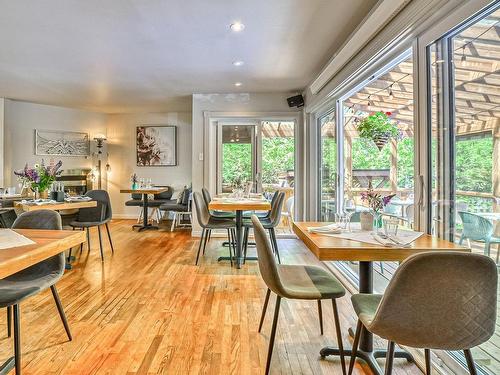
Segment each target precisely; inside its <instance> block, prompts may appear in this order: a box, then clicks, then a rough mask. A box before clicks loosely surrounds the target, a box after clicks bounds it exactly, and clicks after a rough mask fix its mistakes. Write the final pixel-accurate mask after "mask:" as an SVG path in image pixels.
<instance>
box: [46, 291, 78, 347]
mask: <svg viewBox="0 0 500 375" xmlns="http://www.w3.org/2000/svg"><path fill="white" fill-rule="evenodd" d="M50 290H51V291H52V295H53V296H54V301H56V306H57V311H59V316H60V317H61V320H62V322H63V325H64V329H65V330H66V334H67V335H68V339H69V341H72V340H73V336H72V335H71V331H70V329H69V324H68V321H67V319H66V314H65V313H64V308H63V306H62V303H61V300H60V299H59V293H57V289H56V286H55V285H52V286H51V287H50Z"/></svg>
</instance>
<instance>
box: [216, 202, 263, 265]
mask: <svg viewBox="0 0 500 375" xmlns="http://www.w3.org/2000/svg"><path fill="white" fill-rule="evenodd" d="M208 209H209V210H215V211H232V212H235V222H236V251H235V253H236V254H235V257H236V259H235V264H236V268H241V263H242V261H243V257H242V253H243V212H244V211H269V210H270V209H271V203H270V202H269V201H268V200H266V199H264V198H241V199H236V198H216V199H213V200H212V201H211V202H210V203H209V205H208ZM219 259H220V260H222V259H226V257H221V258H219ZM247 259H250V258H247Z"/></svg>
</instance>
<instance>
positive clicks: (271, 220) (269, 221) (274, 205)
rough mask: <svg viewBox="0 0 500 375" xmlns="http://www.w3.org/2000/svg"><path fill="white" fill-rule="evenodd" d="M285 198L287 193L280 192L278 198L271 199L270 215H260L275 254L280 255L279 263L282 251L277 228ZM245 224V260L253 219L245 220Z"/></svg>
mask: <svg viewBox="0 0 500 375" xmlns="http://www.w3.org/2000/svg"><path fill="white" fill-rule="evenodd" d="M284 200H285V193H283V192H279V193H278V194H277V197H276V199H274V200H273V201H271V211H269V215H267V216H264V217H259V216H257V215H256V216H257V217H258V218H259V220H260V222H261V224H262V226H263V227H264V228H265V229H267V230H268V231H269V237H270V238H271V245H272V249H273V252H274V254H276V256H277V257H278V263H281V259H280V252H279V249H278V241H277V240H276V231H275V228H276V227H277V226H278V225H279V223H280V220H281V210H282V209H283V201H284ZM243 226H244V227H245V232H244V234H243V245H244V249H243V261H245V259H246V256H247V248H248V236H249V232H250V229H251V228H252V227H253V224H252V220H243Z"/></svg>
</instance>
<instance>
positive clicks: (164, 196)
mask: <svg viewBox="0 0 500 375" xmlns="http://www.w3.org/2000/svg"><path fill="white" fill-rule="evenodd" d="M158 187H162V188H165V189H168V190H167V191H164V192H162V193H160V194H155V195H154V199H170V198H172V195H173V194H174V189H172V188H171V187H170V186H158Z"/></svg>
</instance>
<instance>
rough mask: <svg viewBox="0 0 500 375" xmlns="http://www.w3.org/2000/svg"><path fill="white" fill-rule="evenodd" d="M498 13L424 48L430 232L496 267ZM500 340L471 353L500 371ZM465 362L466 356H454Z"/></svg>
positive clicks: (499, 222) (499, 208) (499, 217)
mask: <svg viewBox="0 0 500 375" xmlns="http://www.w3.org/2000/svg"><path fill="white" fill-rule="evenodd" d="M499 30H500V10H498V9H497V10H489V11H487V12H486V13H485V14H482V15H480V16H478V17H476V18H475V19H473V20H471V21H468V22H466V23H465V24H464V25H463V26H461V27H459V28H458V29H457V30H456V31H454V32H452V33H450V34H448V35H445V36H443V37H442V38H440V39H439V40H437V41H435V42H434V43H432V44H431V45H429V46H428V47H427V61H428V74H429V80H428V88H427V92H428V95H427V96H428V107H429V109H430V116H429V120H430V132H429V133H430V137H429V145H428V147H429V149H430V150H431V153H432V159H431V163H430V174H429V176H430V181H429V183H428V186H429V194H428V195H427V196H428V198H429V199H428V200H429V201H428V206H429V207H432V210H430V212H429V227H430V228H431V230H432V232H433V233H434V234H436V235H438V236H440V237H442V238H446V239H448V240H450V241H455V242H459V243H463V244H465V245H467V246H469V247H470V248H471V249H472V251H473V252H476V253H479V254H485V255H488V256H490V257H492V258H493V259H496V260H497V262H498V252H499V248H498V246H499V245H498V244H495V245H494V244H491V245H489V244H488V242H489V241H488V240H489V239H490V238H491V236H493V237H499V236H500V199H499V198H500V197H499V196H500V152H499V151H500V70H499V63H498V61H499V59H500V36H499V35H500V33H499ZM499 347H500V336H499V335H498V334H495V335H494V336H493V337H492V338H491V339H490V341H489V342H487V343H485V344H484V345H481V346H479V347H477V348H474V349H472V351H473V355H474V357H475V358H476V362H477V364H478V365H480V366H481V367H482V370H483V371H485V372H488V373H491V374H499V373H500V357H499V356H498V348H499ZM452 355H453V356H455V358H456V359H457V360H458V361H461V362H462V363H464V358H463V357H462V356H461V355H460V354H457V353H454V354H452Z"/></svg>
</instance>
